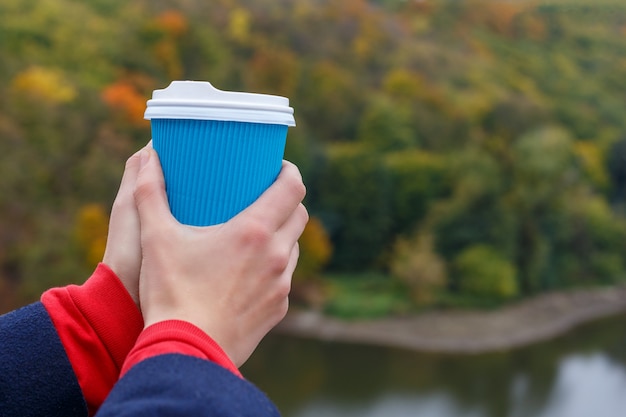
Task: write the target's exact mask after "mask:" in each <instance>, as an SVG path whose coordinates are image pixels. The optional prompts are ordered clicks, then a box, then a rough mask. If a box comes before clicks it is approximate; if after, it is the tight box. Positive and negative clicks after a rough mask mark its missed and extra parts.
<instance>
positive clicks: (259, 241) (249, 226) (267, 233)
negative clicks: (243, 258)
mask: <svg viewBox="0 0 626 417" xmlns="http://www.w3.org/2000/svg"><path fill="white" fill-rule="evenodd" d="M242 230H243V232H242V236H241V240H242V242H243V244H244V245H245V246H252V247H261V246H265V245H267V244H268V243H269V242H270V240H271V239H272V235H273V233H272V231H271V230H270V228H269V227H268V226H266V225H265V224H263V223H262V222H260V221H257V220H248V221H247V222H246V223H245V224H244V225H243V228H242Z"/></svg>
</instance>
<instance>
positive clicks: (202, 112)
mask: <svg viewBox="0 0 626 417" xmlns="http://www.w3.org/2000/svg"><path fill="white" fill-rule="evenodd" d="M147 104H148V108H147V109H146V112H145V114H144V117H145V118H146V119H148V120H150V119H199V120H226V121H233V122H250V123H267V124H280V125H287V126H295V125H296V121H295V119H294V117H293V108H291V107H289V99H288V98H286V97H280V96H273V95H268V94H254V93H239V92H232V91H222V90H218V89H217V88H215V87H213V86H212V85H211V83H209V82H206V81H172V83H171V84H170V85H169V86H168V87H167V88H165V89H163V90H154V91H153V92H152V99H151V100H148V103H147Z"/></svg>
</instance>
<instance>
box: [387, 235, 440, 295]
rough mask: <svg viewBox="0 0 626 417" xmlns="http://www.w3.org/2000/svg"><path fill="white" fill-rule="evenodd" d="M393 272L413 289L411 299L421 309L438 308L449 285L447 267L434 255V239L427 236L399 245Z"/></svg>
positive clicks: (391, 268)
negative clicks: (440, 295)
mask: <svg viewBox="0 0 626 417" xmlns="http://www.w3.org/2000/svg"><path fill="white" fill-rule="evenodd" d="M390 272H391V274H392V276H393V277H395V278H397V279H398V280H400V282H402V283H403V284H404V285H406V286H407V287H408V288H409V291H410V293H411V298H412V299H413V301H414V302H415V304H416V305H417V306H420V307H423V306H428V305H432V304H434V303H435V302H436V301H437V295H438V293H439V292H442V291H443V290H444V289H445V288H446V285H447V268H446V263H445V261H444V260H443V259H442V258H441V257H440V256H439V255H437V254H436V253H435V252H434V250H433V238H432V236H429V235H427V234H424V235H422V234H419V233H418V234H416V235H415V236H414V237H412V238H411V239H410V240H409V239H404V238H400V239H398V240H397V241H396V243H395V245H394V248H393V252H392V258H391V265H390Z"/></svg>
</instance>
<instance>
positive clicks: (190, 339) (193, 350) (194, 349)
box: [122, 320, 242, 377]
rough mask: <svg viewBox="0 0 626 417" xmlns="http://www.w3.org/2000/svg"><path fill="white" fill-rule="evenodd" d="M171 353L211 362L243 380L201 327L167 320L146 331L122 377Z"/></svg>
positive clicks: (129, 357) (140, 337) (226, 356)
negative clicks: (133, 368)
mask: <svg viewBox="0 0 626 417" xmlns="http://www.w3.org/2000/svg"><path fill="white" fill-rule="evenodd" d="M168 353H178V354H183V355H189V356H195V357H197V358H200V359H206V360H210V361H212V362H215V363H217V364H218V365H221V366H223V367H224V368H226V369H228V370H229V371H231V372H232V373H234V374H235V375H237V376H239V377H242V376H241V373H240V372H239V369H237V366H235V364H234V363H233V362H232V361H231V360H230V358H229V357H228V355H227V354H226V353H225V352H224V351H223V350H222V348H221V347H220V346H219V345H218V344H217V342H215V341H214V340H213V339H212V338H211V337H209V336H208V335H207V334H206V333H205V332H203V331H202V330H201V329H199V328H198V327H196V326H194V325H193V324H191V323H189V322H186V321H181V320H166V321H162V322H159V323H155V324H153V325H152V326H149V327H147V328H146V329H144V331H143V332H142V333H141V334H140V335H139V338H138V339H137V343H136V344H135V347H134V348H133V350H132V351H131V352H130V353H129V354H128V357H127V358H126V362H125V363H124V366H123V367H122V375H123V374H125V373H126V372H127V371H128V370H129V369H130V368H132V367H133V366H134V365H136V364H137V363H139V362H141V361H142V360H144V359H148V358H151V357H154V356H158V355H164V354H168Z"/></svg>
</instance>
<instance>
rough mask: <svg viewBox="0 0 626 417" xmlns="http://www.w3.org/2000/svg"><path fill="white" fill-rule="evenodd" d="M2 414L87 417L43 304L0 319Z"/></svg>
mask: <svg viewBox="0 0 626 417" xmlns="http://www.w3.org/2000/svg"><path fill="white" fill-rule="evenodd" d="M0 415H2V416H23V417H30V416H33V417H34V416H50V417H57V416H58V417H66V416H72V417H86V416H87V406H86V403H85V400H84V399H83V395H82V392H81V389H80V386H79V384H78V381H77V379H76V375H75V374H74V372H73V369H72V365H71V363H70V361H69V359H68V357H67V354H66V352H65V349H64V348H63V344H62V343H61V340H60V339H59V336H58V334H57V332H56V329H55V327H54V325H53V324H52V321H51V320H50V316H49V315H48V313H47V312H46V309H45V308H44V306H43V305H42V304H41V303H35V304H31V305H29V306H26V307H23V308H21V309H19V310H16V311H13V312H11V313H7V314H5V315H3V316H0Z"/></svg>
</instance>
